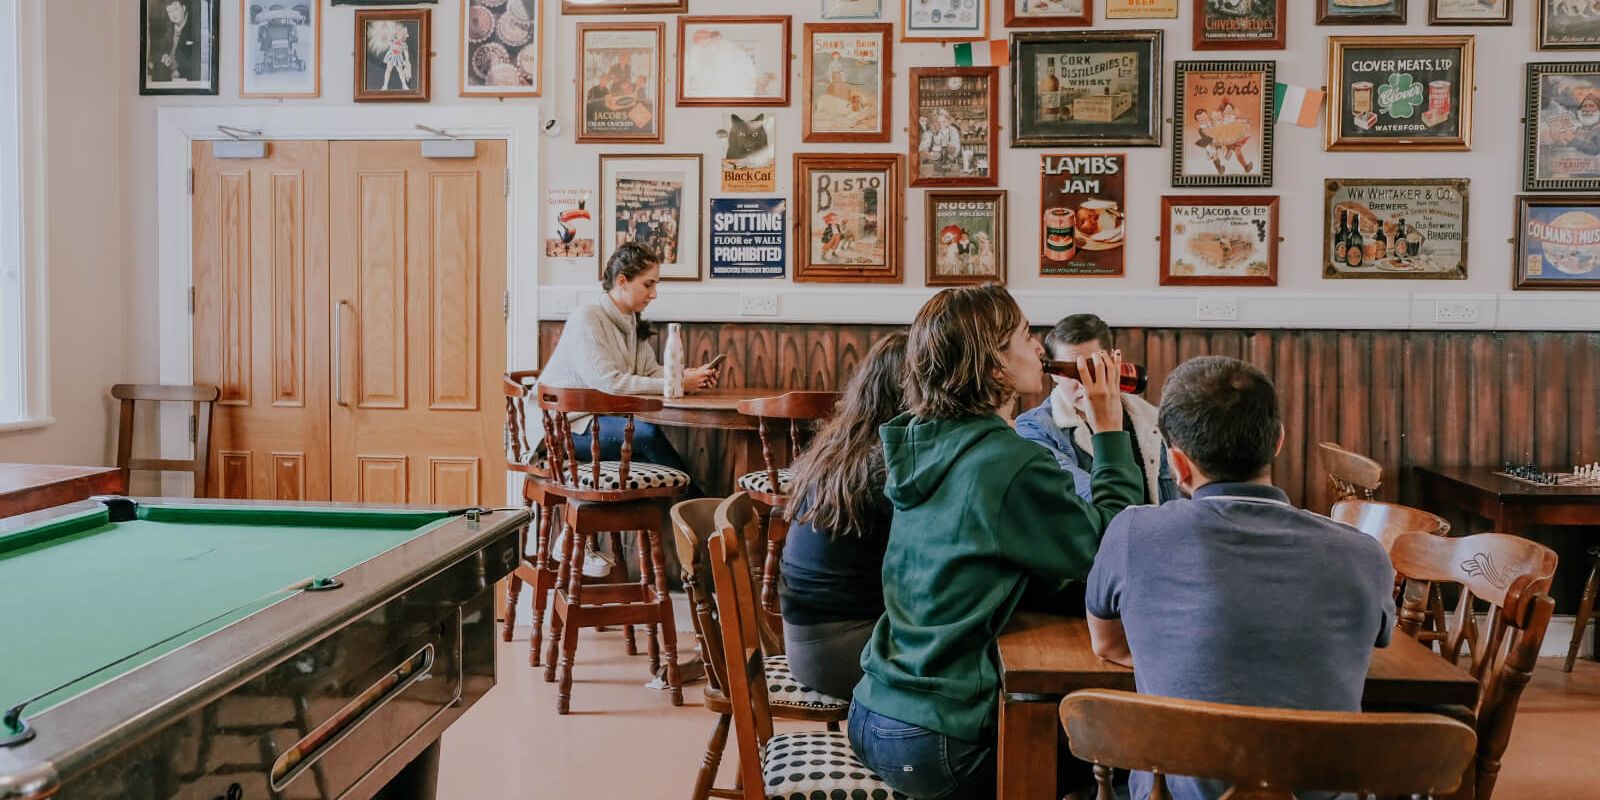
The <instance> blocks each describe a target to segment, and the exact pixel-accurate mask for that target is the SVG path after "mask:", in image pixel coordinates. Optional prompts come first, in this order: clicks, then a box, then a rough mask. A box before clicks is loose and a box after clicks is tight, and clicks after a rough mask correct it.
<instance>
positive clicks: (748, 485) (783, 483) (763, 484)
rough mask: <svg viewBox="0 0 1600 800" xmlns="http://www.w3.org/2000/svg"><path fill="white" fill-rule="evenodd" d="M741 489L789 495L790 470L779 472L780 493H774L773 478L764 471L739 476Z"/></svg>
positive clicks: (759, 470)
mask: <svg viewBox="0 0 1600 800" xmlns="http://www.w3.org/2000/svg"><path fill="white" fill-rule="evenodd" d="M739 488H740V489H743V490H745V491H747V492H760V493H762V494H788V493H789V470H788V469H787V468H785V469H780V470H778V491H776V492H774V491H772V478H771V476H769V475H768V474H767V471H766V470H764V469H758V470H756V471H755V472H747V473H745V474H743V475H740V476H739Z"/></svg>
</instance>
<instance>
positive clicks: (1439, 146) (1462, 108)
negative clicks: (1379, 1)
mask: <svg viewBox="0 0 1600 800" xmlns="http://www.w3.org/2000/svg"><path fill="white" fill-rule="evenodd" d="M1474 41H1475V40H1474V37H1471V36H1330V37H1328V78H1329V79H1328V83H1329V84H1330V86H1329V87H1328V120H1327V128H1326V130H1327V137H1326V139H1327V149H1329V150H1408V151H1418V150H1471V149H1472V96H1473V86H1474V84H1473V49H1474Z"/></svg>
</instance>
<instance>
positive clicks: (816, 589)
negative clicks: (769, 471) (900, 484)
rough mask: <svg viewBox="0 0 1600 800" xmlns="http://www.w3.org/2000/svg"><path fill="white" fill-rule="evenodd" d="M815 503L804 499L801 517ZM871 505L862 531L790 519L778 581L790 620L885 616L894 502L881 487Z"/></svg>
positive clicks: (807, 622)
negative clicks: (836, 531) (842, 531)
mask: <svg viewBox="0 0 1600 800" xmlns="http://www.w3.org/2000/svg"><path fill="white" fill-rule="evenodd" d="M864 491H869V492H870V491H872V489H871V488H867V489H864ZM810 504H811V503H810V498H804V499H802V500H801V501H800V505H799V506H798V507H797V508H796V512H797V513H796V515H795V516H797V517H798V516H800V515H801V514H803V513H804V512H805V511H806V509H807V507H809V506H810ZM868 509H869V510H868V513H867V517H866V519H864V520H862V522H863V523H864V524H865V527H866V530H865V531H863V532H862V534H861V535H859V536H835V535H833V533H831V532H830V531H825V530H820V529H818V528H817V527H816V526H814V525H812V524H811V523H809V522H800V521H798V520H796V521H794V522H791V523H790V524H789V535H788V536H787V537H786V538H785V540H784V543H783V563H782V566H781V568H780V569H779V574H781V575H782V576H783V579H782V580H781V581H779V583H778V597H779V598H780V599H781V601H782V605H783V621H784V622H787V623H789V624H790V625H818V624H821V623H825V622H854V621H865V620H875V619H877V618H878V617H880V616H882V615H883V553H884V551H885V550H887V549H888V547H889V524H890V522H891V521H892V520H893V519H894V507H893V506H891V505H889V498H887V497H884V496H883V488H882V487H881V486H879V487H877V491H876V493H875V494H874V495H873V502H872V503H871V504H870V505H869V506H868Z"/></svg>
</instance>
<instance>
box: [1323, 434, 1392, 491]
mask: <svg viewBox="0 0 1600 800" xmlns="http://www.w3.org/2000/svg"><path fill="white" fill-rule="evenodd" d="M1317 450H1318V452H1319V454H1320V455H1321V459H1322V469H1323V470H1324V471H1326V472H1327V473H1328V483H1329V484H1331V485H1332V486H1333V499H1334V501H1335V502H1337V501H1339V500H1343V499H1345V498H1347V497H1358V498H1361V499H1363V500H1371V499H1373V498H1375V497H1377V496H1378V487H1380V486H1382V485H1383V465H1382V464H1379V463H1378V462H1376V461H1373V460H1372V459H1370V458H1367V457H1366V456H1364V455H1361V454H1360V453H1353V452H1351V451H1349V450H1346V449H1344V448H1343V447H1340V446H1339V445H1337V444H1334V443H1333V442H1321V443H1319V444H1318V445H1317Z"/></svg>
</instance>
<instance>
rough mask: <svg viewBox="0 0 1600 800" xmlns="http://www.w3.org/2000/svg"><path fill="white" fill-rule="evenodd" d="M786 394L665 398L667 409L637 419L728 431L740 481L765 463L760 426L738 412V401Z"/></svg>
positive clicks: (730, 392)
mask: <svg viewBox="0 0 1600 800" xmlns="http://www.w3.org/2000/svg"><path fill="white" fill-rule="evenodd" d="M783 392H784V390H782V389H742V388H741V389H712V390H711V391H708V392H697V393H695V394H691V395H685V396H683V397H674V398H671V399H663V400H662V401H661V403H662V405H663V406H664V408H662V409H661V410H660V411H654V412H651V413H649V414H639V415H637V416H638V418H639V419H642V420H644V421H646V422H652V423H655V424H656V425H663V426H667V427H677V428H703V429H709V430H720V431H726V432H727V434H728V455H729V461H730V462H731V464H732V466H733V479H734V480H735V481H737V480H738V479H739V476H740V475H744V474H745V473H748V472H752V471H754V470H756V469H760V468H761V466H762V465H763V464H764V463H765V462H764V461H763V459H762V457H761V436H760V434H759V425H758V423H757V421H756V419H755V417H747V416H745V415H743V414H740V413H739V402H740V401H742V400H754V399H756V398H759V397H776V396H777V395H780V394H783Z"/></svg>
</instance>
